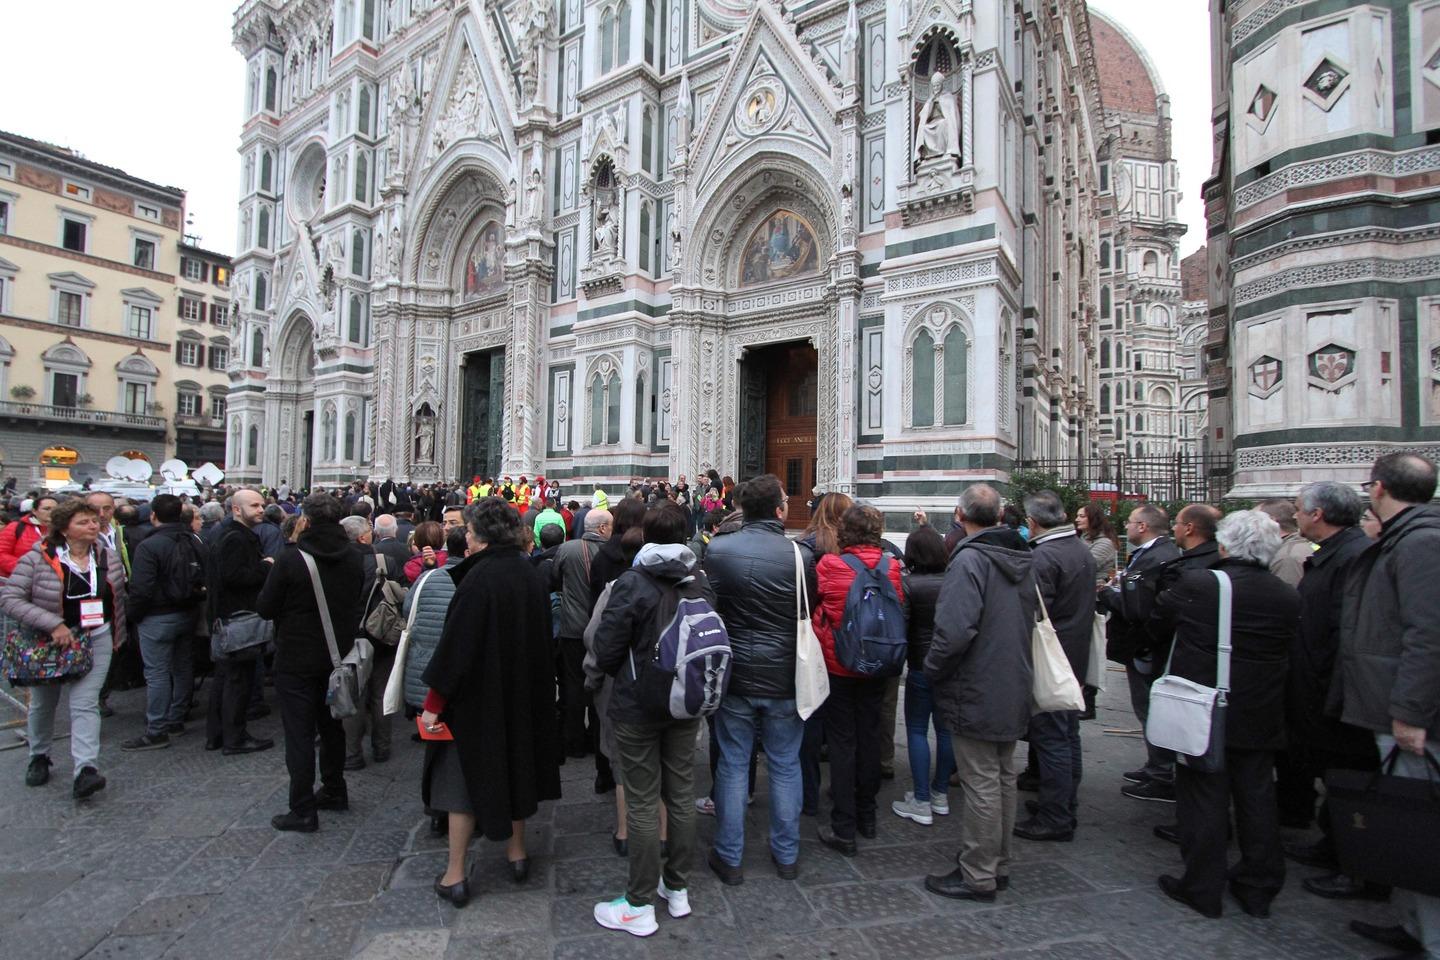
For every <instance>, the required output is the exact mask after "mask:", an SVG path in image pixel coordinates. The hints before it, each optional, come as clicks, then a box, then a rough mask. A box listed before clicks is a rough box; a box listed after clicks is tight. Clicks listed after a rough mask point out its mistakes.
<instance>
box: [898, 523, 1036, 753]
mask: <svg viewBox="0 0 1440 960" xmlns="http://www.w3.org/2000/svg"><path fill="white" fill-rule="evenodd" d="M1032 566H1033V557H1032V556H1031V554H1030V551H1029V549H1027V548H1026V545H1025V541H1024V540H1022V539H1021V538H1020V535H1019V534H1017V533H1015V531H1013V530H1011V529H1009V528H1008V527H1003V526H1002V527H991V528H989V529H987V530H981V531H980V532H979V533H976V534H973V535H971V536H968V537H966V538H965V539H964V540H961V541H960V542H959V543H958V544H957V545H956V547H955V551H954V552H953V553H952V554H951V555H950V565H949V567H948V568H947V569H946V571H945V583H944V585H943V586H942V587H941V588H940V602H939V604H938V605H937V606H936V609H935V633H934V635H933V637H932V639H931V641H930V651H929V653H927V654H926V655H925V676H926V677H927V678H929V680H930V684H931V687H932V689H933V692H934V698H935V711H936V713H937V714H939V716H940V718H941V720H942V721H943V724H944V726H945V729H947V730H949V731H950V732H951V733H953V734H958V735H960V736H964V737H969V738H971V739H973V740H990V741H998V742H1007V741H1012V740H1018V739H1020V736H1021V735H1022V734H1023V733H1025V731H1026V730H1027V729H1028V728H1029V726H1030V704H1031V696H1030V690H1031V683H1032V665H1031V655H1030V641H1031V634H1032V633H1033V631H1034V629H1035V612H1036V608H1037V606H1038V603H1037V599H1036V591H1035V576H1034V572H1033V570H1032Z"/></svg>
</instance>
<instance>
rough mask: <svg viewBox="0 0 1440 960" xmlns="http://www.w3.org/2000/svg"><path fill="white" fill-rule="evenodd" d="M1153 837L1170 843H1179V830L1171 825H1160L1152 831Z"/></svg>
mask: <svg viewBox="0 0 1440 960" xmlns="http://www.w3.org/2000/svg"><path fill="white" fill-rule="evenodd" d="M1154 833H1155V836H1157V837H1159V838H1160V839H1161V840H1167V841H1169V842H1170V843H1179V842H1180V828H1179V827H1178V826H1176V825H1175V824H1173V823H1162V824H1160V825H1159V826H1157V827H1156V828H1155V830H1154Z"/></svg>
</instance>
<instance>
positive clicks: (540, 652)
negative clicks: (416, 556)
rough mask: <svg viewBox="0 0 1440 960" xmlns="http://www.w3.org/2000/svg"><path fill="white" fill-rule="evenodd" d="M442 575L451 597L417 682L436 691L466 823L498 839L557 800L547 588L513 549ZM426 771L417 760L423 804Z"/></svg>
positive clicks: (482, 555)
mask: <svg viewBox="0 0 1440 960" xmlns="http://www.w3.org/2000/svg"><path fill="white" fill-rule="evenodd" d="M447 575H448V576H450V577H452V578H453V579H454V580H455V583H456V588H455V598H454V599H453V600H451V601H450V612H449V614H447V616H446V618H445V630H444V632H443V633H441V635H440V642H439V643H438V644H436V646H435V652H434V654H432V655H431V657H430V663H429V665H428V666H426V668H425V672H424V674H423V675H422V679H423V681H424V683H425V684H426V686H428V687H430V689H432V690H434V691H435V692H436V693H438V694H440V695H442V696H443V697H445V700H446V703H445V710H444V712H443V713H442V714H441V718H442V719H443V720H444V721H445V723H446V724H447V725H448V726H449V727H450V730H451V732H452V733H453V734H454V736H455V742H454V747H455V750H456V751H457V752H458V754H459V757H460V769H461V770H462V772H463V773H464V775H465V786H466V789H467V792H468V793H469V795H470V802H471V804H472V806H473V807H474V810H475V819H476V827H477V828H478V829H479V830H480V832H481V833H483V834H484V835H485V837H486V838H487V839H490V840H504V839H506V838H508V837H509V836H510V833H511V827H510V821H512V820H524V819H527V818H528V817H531V816H534V814H535V811H536V810H538V809H539V805H540V802H541V801H542V800H556V799H559V797H560V744H559V738H558V731H557V729H556V726H555V645H554V643H553V641H552V640H551V639H550V636H551V634H550V598H549V591H548V590H547V589H546V587H545V585H544V584H543V583H541V582H540V574H539V573H538V572H536V570H535V568H534V567H533V566H532V565H531V564H530V561H529V560H528V559H527V558H526V557H525V555H524V554H523V553H522V552H521V551H520V548H519V547H518V546H499V545H491V546H489V547H486V548H485V549H484V550H482V551H480V552H479V553H475V554H472V555H470V556H468V557H466V558H465V560H464V561H463V562H461V563H460V564H459V565H457V566H455V567H453V568H451V569H448V570H446V571H445V572H444V573H441V574H437V576H447ZM434 755H435V752H434V751H430V752H428V753H427V760H428V759H431V758H433V757H434ZM431 773H432V771H431V769H430V768H429V765H428V764H427V769H426V771H425V779H424V783H423V787H422V794H423V797H424V800H425V803H426V804H427V805H428V804H429V802H430V776H431Z"/></svg>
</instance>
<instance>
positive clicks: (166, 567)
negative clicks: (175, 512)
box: [128, 523, 205, 623]
mask: <svg viewBox="0 0 1440 960" xmlns="http://www.w3.org/2000/svg"><path fill="white" fill-rule="evenodd" d="M182 544H183V545H182ZM190 557H194V558H196V560H198V561H199V563H200V564H201V565H202V567H203V564H204V563H205V545H204V544H203V543H201V542H200V540H199V538H197V537H196V536H195V534H193V533H191V532H190V526H189V524H185V523H162V524H160V526H158V527H156V528H155V530H154V531H153V532H152V533H151V534H150V535H149V536H147V537H146V538H145V539H144V540H142V541H140V546H138V547H136V548H135V553H134V556H133V557H132V558H131V561H130V595H129V597H128V600H129V602H130V616H131V617H133V618H134V619H135V622H136V623H139V622H140V621H142V620H144V619H145V618H146V617H150V616H161V615H164V614H167V613H193V612H195V611H196V610H198V609H199V608H200V606H201V604H203V603H204V597H203V596H188V597H187V599H184V600H179V601H176V600H174V599H172V598H173V596H174V595H175V594H177V593H186V594H188V593H189V584H188V583H186V582H185V581H186V579H187V578H188V577H189V571H188V570H187V569H186V565H187V564H188V563H189V562H190ZM201 572H202V573H203V572H204V571H203V569H202V571H201Z"/></svg>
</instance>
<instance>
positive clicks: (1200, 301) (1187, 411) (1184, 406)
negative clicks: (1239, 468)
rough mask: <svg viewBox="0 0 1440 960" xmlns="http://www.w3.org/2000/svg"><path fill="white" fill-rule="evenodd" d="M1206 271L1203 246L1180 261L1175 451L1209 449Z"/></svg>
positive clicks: (1188, 452)
mask: <svg viewBox="0 0 1440 960" xmlns="http://www.w3.org/2000/svg"><path fill="white" fill-rule="evenodd" d="M1208 273H1209V267H1208V261H1207V259H1206V248H1205V247H1204V246H1202V247H1201V248H1200V249H1199V250H1196V251H1195V252H1194V253H1192V254H1190V256H1188V257H1186V258H1185V259H1184V260H1181V261H1180V325H1179V331H1178V334H1177V337H1176V343H1175V370H1176V373H1177V375H1178V376H1179V380H1180V408H1179V410H1178V411H1177V416H1176V424H1177V429H1176V431H1175V452H1176V453H1181V454H1185V455H1186V456H1191V457H1195V456H1202V455H1204V454H1208V453H1211V452H1212V450H1211V446H1210V444H1209V442H1208V440H1207V437H1208V436H1209V390H1208V384H1207V382H1206V377H1205V335H1206V331H1207V330H1208V329H1209V326H1210V298H1209V296H1208V290H1207V283H1208V279H1207V275H1208Z"/></svg>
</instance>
